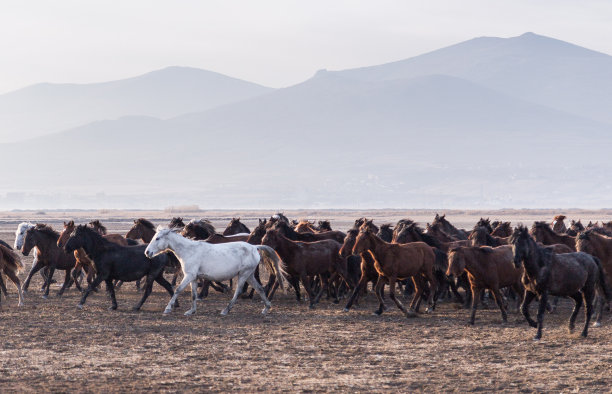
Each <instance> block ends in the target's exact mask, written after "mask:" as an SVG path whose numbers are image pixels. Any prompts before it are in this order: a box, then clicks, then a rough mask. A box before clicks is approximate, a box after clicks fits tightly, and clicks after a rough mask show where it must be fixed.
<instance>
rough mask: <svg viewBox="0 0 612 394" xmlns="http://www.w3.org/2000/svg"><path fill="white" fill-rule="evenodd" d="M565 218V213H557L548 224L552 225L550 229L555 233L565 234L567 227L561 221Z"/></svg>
mask: <svg viewBox="0 0 612 394" xmlns="http://www.w3.org/2000/svg"><path fill="white" fill-rule="evenodd" d="M565 219H566V216H565V215H557V216H555V217H554V218H553V221H552V223H551V224H550V225H551V226H552V231H554V232H555V233H557V234H565V232H566V231H567V227H565V223H563V221H564V220H565Z"/></svg>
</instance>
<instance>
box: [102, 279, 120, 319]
mask: <svg viewBox="0 0 612 394" xmlns="http://www.w3.org/2000/svg"><path fill="white" fill-rule="evenodd" d="M105 282H106V288H107V290H108V292H109V294H110V298H111V307H110V308H108V309H110V310H113V311H114V310H115V309H117V299H116V298H115V286H114V285H113V280H112V279H110V278H108V279H106V280H105Z"/></svg>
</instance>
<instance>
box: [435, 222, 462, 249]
mask: <svg viewBox="0 0 612 394" xmlns="http://www.w3.org/2000/svg"><path fill="white" fill-rule="evenodd" d="M424 234H426V235H429V236H431V237H433V238H435V239H437V240H438V242H440V243H441V250H442V251H444V252H448V251H449V250H450V249H452V248H458V247H461V246H470V241H468V239H467V237H466V239H463V240H457V239H456V238H454V237H451V236H450V235H448V234H447V233H446V232H445V231H444V230H442V226H441V225H440V224H429V223H427V227H426V229H425V232H424Z"/></svg>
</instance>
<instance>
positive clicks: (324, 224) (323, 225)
mask: <svg viewBox="0 0 612 394" xmlns="http://www.w3.org/2000/svg"><path fill="white" fill-rule="evenodd" d="M331 228H332V227H331V223H330V222H329V220H319V230H322V229H329V230H331Z"/></svg>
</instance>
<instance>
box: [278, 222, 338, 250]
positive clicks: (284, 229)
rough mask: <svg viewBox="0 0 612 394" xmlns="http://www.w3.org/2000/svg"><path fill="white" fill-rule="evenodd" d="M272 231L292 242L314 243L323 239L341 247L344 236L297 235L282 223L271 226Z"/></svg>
mask: <svg viewBox="0 0 612 394" xmlns="http://www.w3.org/2000/svg"><path fill="white" fill-rule="evenodd" d="M272 229H274V230H277V231H279V232H280V233H281V234H282V235H284V236H285V237H287V238H289V239H290V240H292V241H304V242H316V241H322V240H325V239H331V240H334V241H336V242H338V243H339V244H341V245H342V243H343V242H344V237H345V236H346V234H344V233H343V232H342V231H325V232H323V233H312V234H311V233H298V232H296V231H295V230H294V229H292V228H291V226H289V225H288V224H287V223H285V222H283V221H277V222H276V223H274V225H273V226H272Z"/></svg>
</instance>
